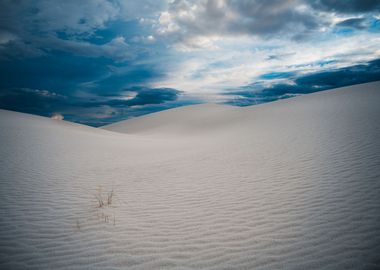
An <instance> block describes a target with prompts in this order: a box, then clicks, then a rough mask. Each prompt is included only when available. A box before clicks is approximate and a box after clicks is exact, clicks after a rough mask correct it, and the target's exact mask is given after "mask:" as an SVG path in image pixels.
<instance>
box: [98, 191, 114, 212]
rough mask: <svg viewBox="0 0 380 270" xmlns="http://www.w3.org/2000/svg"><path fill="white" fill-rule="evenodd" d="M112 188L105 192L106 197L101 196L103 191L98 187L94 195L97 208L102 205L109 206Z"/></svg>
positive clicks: (112, 193)
mask: <svg viewBox="0 0 380 270" xmlns="http://www.w3.org/2000/svg"><path fill="white" fill-rule="evenodd" d="M113 195H114V192H113V189H112V190H111V191H110V192H107V198H104V197H103V193H102V190H101V188H99V189H98V193H97V194H96V195H95V198H96V201H97V205H98V207H99V208H102V207H104V206H109V205H111V204H112V199H113Z"/></svg>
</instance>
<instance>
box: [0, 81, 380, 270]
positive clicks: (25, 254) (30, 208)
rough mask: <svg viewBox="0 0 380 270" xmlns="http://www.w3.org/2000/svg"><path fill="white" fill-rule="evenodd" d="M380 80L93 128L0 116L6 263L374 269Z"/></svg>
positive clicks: (1, 244)
mask: <svg viewBox="0 0 380 270" xmlns="http://www.w3.org/2000/svg"><path fill="white" fill-rule="evenodd" d="M379 88H380V82H374V83H368V84H362V85H356V86H351V87H345V88H342V89H336V90H331V91H324V92H319V93H314V94H310V95H305V96H300V97H296V98H292V99H288V100H282V101H278V102H273V103H268V104H262V105H258V106H252V107H245V108H237V107H230V106H220V105H195V106H188V107H181V108H177V109H173V110H168V111H163V112H159V113H155V114H151V115H147V116H144V117H141V118H136V119H132V120H127V121H123V122H120V123H116V124H112V125H109V126H105V127H103V128H101V129H99V128H98V129H96V128H90V127H86V126H82V125H77V124H71V123H67V122H65V121H56V120H52V119H47V118H43V117H37V116H31V115H26V114H21V113H15V112H9V111H4V110H0V141H1V147H0V171H1V173H0V198H1V207H0V217H1V218H0V229H1V232H0V268H1V269H52V268H54V269H377V268H379V267H380V259H379V256H378V254H379V251H380V218H379V213H380V196H379V194H380V170H379V169H380V140H379V138H380V121H379V119H380V118H379V116H380V106H379V104H380V89H379ZM99 189H101V191H99ZM110 190H114V192H115V195H114V200H113V202H112V205H110V206H107V207H102V208H98V207H97V203H96V199H95V195H96V194H97V193H98V192H103V193H104V192H105V193H106V192H109V191H110Z"/></svg>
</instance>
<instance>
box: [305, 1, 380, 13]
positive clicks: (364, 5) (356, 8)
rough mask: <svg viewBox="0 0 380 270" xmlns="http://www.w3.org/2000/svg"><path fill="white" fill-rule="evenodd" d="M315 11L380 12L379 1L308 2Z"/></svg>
mask: <svg viewBox="0 0 380 270" xmlns="http://www.w3.org/2000/svg"><path fill="white" fill-rule="evenodd" d="M309 2H310V3H311V5H312V6H313V7H314V8H316V9H321V10H324V11H330V12H340V13H360V12H371V11H374V12H375V11H379V10H380V0H317V1H309Z"/></svg>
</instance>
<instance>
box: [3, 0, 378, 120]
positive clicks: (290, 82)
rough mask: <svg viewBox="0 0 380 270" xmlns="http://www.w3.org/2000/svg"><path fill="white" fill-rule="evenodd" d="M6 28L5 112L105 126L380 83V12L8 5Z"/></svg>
mask: <svg viewBox="0 0 380 270" xmlns="http://www.w3.org/2000/svg"><path fill="white" fill-rule="evenodd" d="M0 18H1V24H0V108H5V109H11V110H17V111H23V112H29V113H35V114H39V115H45V116H51V115H52V114H53V113H61V114H62V115H63V116H64V117H65V119H68V120H70V121H76V122H81V123H86V124H91V125H95V126H99V125H102V124H106V123H110V122H112V121H118V120H122V119H126V118H130V117H135V116H138V115H141V114H145V113H149V112H153V111H158V110H161V109H167V108H171V107H175V106H182V105H186V104H194V103H200V102H216V103H229V104H235V105H249V104H255V103H257V102H263V101H270V100H275V99H279V98H284V97H289V96H293V95H297V94H303V93H308V92H312V91H318V90H323V89H327V88H329V87H335V86H342V85H347V84H354V83H359V82H366V81H372V80H380V77H379V74H378V71H377V70H378V66H377V64H376V63H377V62H376V61H377V59H380V47H379V45H378V44H380V21H379V19H380V1H376V0H360V1H359V0H355V1H333V0H316V1H308V0H282V1H280V0H268V1H259V0H250V1H247V0H193V1H190V0H170V1H169V0H141V1H122V0H112V1H111V0H94V1H74V0H67V1H63V2H62V1H48V0H36V1H27V0H18V1H12V0H3V1H1V2H0ZM334 76H341V78H342V79H341V80H339V82H334Z"/></svg>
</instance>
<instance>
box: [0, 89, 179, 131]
mask: <svg viewBox="0 0 380 270" xmlns="http://www.w3.org/2000/svg"><path fill="white" fill-rule="evenodd" d="M125 91H126V92H129V93H134V94H135V95H134V96H132V97H130V98H128V99H127V98H126V96H125V95H119V96H112V97H109V98H105V97H102V96H98V97H96V96H93V97H92V98H83V97H75V96H64V95H61V94H58V93H56V92H53V91H49V90H40V89H30V88H10V89H3V90H2V91H1V93H0V108H2V109H7V110H13V111H20V112H25V113H32V114H38V115H42V116H51V115H52V114H53V113H55V112H61V113H62V114H63V115H65V116H66V114H67V115H71V114H73V113H74V114H76V115H77V116H76V117H74V118H73V117H71V118H70V117H68V118H67V119H70V120H74V121H76V122H81V123H91V124H93V125H101V123H102V122H99V120H95V119H94V118H92V119H91V117H86V116H84V117H83V116H81V111H86V112H91V111H97V110H99V108H108V110H112V111H113V112H114V113H113V114H111V115H110V116H109V117H110V118H112V119H114V120H115V121H116V120H122V119H125V118H128V117H130V116H131V115H133V114H138V112H144V111H159V110H161V108H162V109H164V108H167V107H168V106H169V107H173V106H175V104H172V105H167V104H166V103H167V102H173V101H176V100H177V99H178V97H179V95H181V93H182V92H181V91H179V90H176V89H171V88H146V87H132V88H130V89H126V90H125ZM178 104H179V103H177V106H178ZM147 105H148V106H147ZM152 105H154V106H152ZM135 107H136V108H135ZM144 107H146V108H145V109H144ZM149 108H150V109H149ZM125 111H127V112H128V115H123V114H121V113H120V112H125ZM135 111H137V112H135ZM130 114H131V115H130ZM65 118H66V117H65ZM101 119H102V120H101V121H103V122H104V121H105V122H107V120H108V119H107V117H102V118H101ZM97 122H98V123H97ZM96 123H97V124H96Z"/></svg>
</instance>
